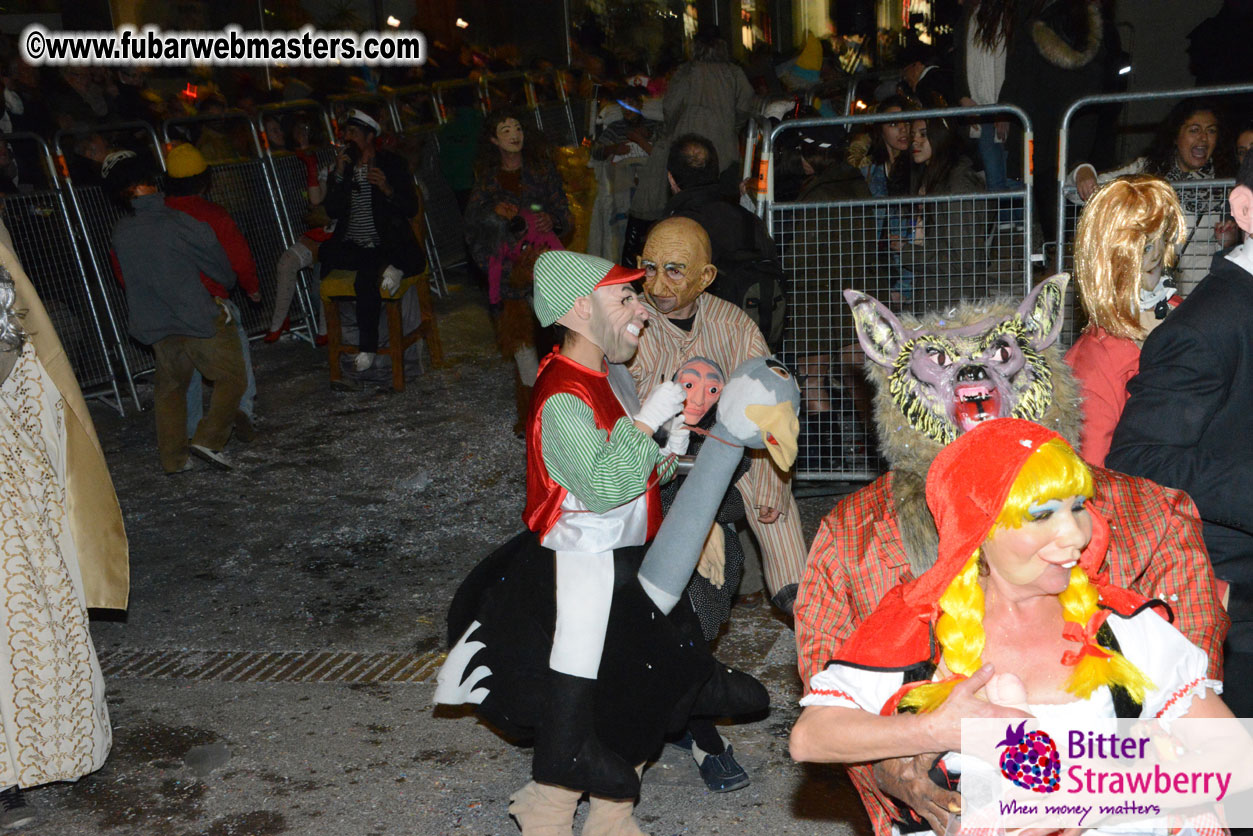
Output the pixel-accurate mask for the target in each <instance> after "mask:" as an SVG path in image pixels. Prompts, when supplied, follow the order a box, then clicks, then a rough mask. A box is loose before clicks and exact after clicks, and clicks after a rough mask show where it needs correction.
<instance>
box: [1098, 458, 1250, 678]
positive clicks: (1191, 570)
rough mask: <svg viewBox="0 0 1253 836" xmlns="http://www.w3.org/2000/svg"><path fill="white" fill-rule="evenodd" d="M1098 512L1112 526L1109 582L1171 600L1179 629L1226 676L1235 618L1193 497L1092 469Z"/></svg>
mask: <svg viewBox="0 0 1253 836" xmlns="http://www.w3.org/2000/svg"><path fill="white" fill-rule="evenodd" d="M1092 475H1093V477H1094V479H1095V481H1096V486H1097V496H1098V498H1099V502H1100V505H1099V508H1100V510H1101V513H1102V514H1104V515H1105V517H1106V519H1108V520H1109V521H1110V524H1111V528H1112V529H1113V532H1112V533H1113V537H1114V539H1113V541H1112V542H1111V547H1114V548H1117V550H1118V553H1119V557H1120V559H1119V560H1111V561H1110V562H1109V568H1110V580H1112V581H1113V582H1114V583H1116V584H1118V585H1119V586H1124V587H1127V588H1129V589H1134V590H1135V591H1136V592H1139V593H1140V594H1141V595H1144V596H1147V597H1149V598H1158V599H1160V600H1162V601H1164V602H1166V603H1167V604H1168V605H1169V606H1170V608H1171V610H1172V612H1173V613H1174V624H1175V626H1176V627H1178V628H1179V632H1181V633H1183V634H1184V635H1185V636H1187V637H1188V639H1189V640H1190V641H1191V642H1192V643H1193V644H1195V645H1196V646H1197V647H1199V648H1201V650H1203V651H1205V654H1206V655H1207V656H1208V657H1209V675H1210V676H1211V677H1213V678H1214V679H1222V672H1223V655H1222V646H1223V639H1225V638H1226V637H1227V628H1228V627H1230V626H1231V620H1230V618H1228V616H1227V612H1226V610H1225V609H1223V606H1222V602H1221V601H1220V600H1219V596H1218V589H1217V586H1216V584H1215V580H1214V569H1213V566H1211V565H1210V561H1209V552H1207V551H1206V549H1205V541H1204V540H1203V539H1202V537H1201V519H1200V514H1199V513H1198V511H1197V508H1196V505H1195V504H1194V503H1193V502H1192V499H1191V497H1189V496H1188V495H1187V494H1186V493H1184V492H1183V491H1179V490H1173V489H1170V488H1163V487H1161V486H1160V485H1157V484H1156V483H1154V482H1151V481H1149V480H1147V479H1141V478H1138V477H1134V476H1127V475H1125V474H1122V473H1117V472H1114V471H1110V470H1103V469H1100V468H1093V471H1092Z"/></svg>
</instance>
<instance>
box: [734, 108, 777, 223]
mask: <svg viewBox="0 0 1253 836" xmlns="http://www.w3.org/2000/svg"><path fill="white" fill-rule="evenodd" d="M769 132H770V120H769V119H767V118H766V117H764V116H753V117H751V118H750V119H749V120H748V122H747V123H746V124H745V126H744V158H743V159H744V166H743V168H742V169H741V171H740V182H744V181H745V180H748V179H749V178H753V180H754V188H755V191H751V190H750V192H749V195H750V196H751V198H752V200H753V204H754V211H755V212H756V213H757V215H758V217H760V216H761V215H763V214H764V213H765V211H766V177H765V170H764V169H763V168H762V165H761V160H762V150H763V149H764V148H765V144H766V134H767V133H769Z"/></svg>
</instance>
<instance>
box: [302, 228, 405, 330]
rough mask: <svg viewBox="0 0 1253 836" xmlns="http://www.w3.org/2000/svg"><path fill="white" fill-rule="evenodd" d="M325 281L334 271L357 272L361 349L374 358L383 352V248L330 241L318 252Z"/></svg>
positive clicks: (356, 288) (385, 265) (384, 264)
mask: <svg viewBox="0 0 1253 836" xmlns="http://www.w3.org/2000/svg"><path fill="white" fill-rule="evenodd" d="M318 260H319V262H320V263H321V265H322V276H321V277H322V278H326V275H327V274H328V273H330V272H331V271H332V270H355V271H356V272H357V276H356V279H355V280H354V281H353V288H354V290H355V291H356V294H357V330H358V332H359V334H360V336H359V337H358V338H357V346H358V347H359V348H360V350H361V351H368V352H370V353H371V354H373V353H375V352H377V351H378V350H379V313H380V312H381V311H382V310H383V300H382V297H380V296H379V280H380V279H381V277H382V273H383V270H385V269H386V268H387V265H388V263H389V262H388V261H387V257H386V255H385V254H384V252H383V248H382V247H361V246H358V245H357V244H354V243H352V242H350V241H347V240H344V241H334V240H332V241H327V242H326V243H325V244H323V245H322V247H321V248H320V249H319V251H318Z"/></svg>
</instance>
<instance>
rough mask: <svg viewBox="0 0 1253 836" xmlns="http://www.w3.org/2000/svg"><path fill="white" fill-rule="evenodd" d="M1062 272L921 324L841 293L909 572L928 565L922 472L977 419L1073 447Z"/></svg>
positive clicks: (1076, 419)
mask: <svg viewBox="0 0 1253 836" xmlns="http://www.w3.org/2000/svg"><path fill="white" fill-rule="evenodd" d="M1069 281H1070V276H1069V275H1067V274H1064V273H1063V274H1059V275H1056V276H1053V277H1051V278H1048V279H1045V280H1044V281H1043V282H1041V283H1040V284H1039V285H1037V286H1036V287H1035V289H1034V290H1032V291H1031V293H1030V294H1028V295H1027V298H1026V299H1024V300H1023V301H1022V303H1021V304H1016V300H1009V299H990V300H983V301H978V302H963V303H961V304H960V305H958V306H957V307H955V308H952V309H950V310H947V311H944V312H942V313H932V314H927V315H925V316H924V317H922V318H921V319H918V320H915V319H913V318H910V317H906V316H901V317H897V316H896V315H895V314H893V313H892V312H891V311H889V310H888V309H887V308H886V307H885V306H884V305H883V304H882V303H880V302H879V301H878V300H877V299H875V298H874V297H872V296H868V295H866V294H865V293H861V292H859V291H855V290H846V291H844V298H845V300H846V301H847V302H848V304H849V307H851V308H852V311H853V320H854V325H855V327H856V329H857V339H858V341H859V342H860V343H861V346H862V349H863V350H864V351H865V352H866V357H867V360H868V362H867V363H866V374H867V377H869V378H870V380H871V382H872V383H874V385H875V388H876V390H877V391H876V394H875V425H876V428H877V430H878V434H879V447H880V450H881V451H882V452H883V455H884V456H885V457H886V458H887V461H888V464H889V465H890V466H891V468H892V471H893V480H894V481H893V485H892V487H893V495H894V496H895V498H896V504H897V516H898V521H899V523H900V528H901V537H902V540H903V541H904V544H905V549H906V552H907V553H908V555H909V562H910V565H911V567H912V568H913V569H914V571H915V573H918V572H921V571H925V570H926V569H927V568H929V567H930V566H931V564H932V562H934V560H935V550H936V546H937V544H938V542H939V541H938V536H937V535H936V532H935V523H934V522H933V521H932V519H931V514H930V512H929V511H928V510H927V507H926V501H925V499H924V490H923V489H924V485H925V482H926V476H927V468H929V467H930V465H931V461H932V459H934V458H935V455H936V454H937V453H938V452H939V451H940V449H941V448H942V447H944V445H946V444H948V443H949V442H950V441H952V440H953V439H954V438H956V437H957V436H958V434H960V433H962V432H965V431H966V430H968V429H970V428H971V427H973V426H975V425H976V424H977V423H979V422H980V421H984V420H987V419H990V418H1002V417H1011V416H1012V417H1014V418H1025V419H1027V420H1029V421H1035V422H1036V423H1038V424H1042V425H1044V426H1046V427H1048V428H1050V429H1052V430H1054V431H1056V432H1057V433H1059V434H1060V435H1062V436H1063V437H1064V438H1065V439H1066V440H1067V441H1069V442H1070V444H1071V445H1072V446H1077V444H1078V440H1079V429H1080V426H1081V423H1082V420H1083V413H1082V412H1081V410H1080V402H1079V387H1078V385H1077V383H1076V382H1075V379H1074V376H1073V374H1072V373H1071V372H1070V369H1069V367H1068V366H1067V365H1066V363H1065V361H1064V360H1063V359H1062V350H1061V347H1060V346H1059V345H1058V344H1057V338H1058V336H1059V335H1060V334H1061V329H1062V322H1063V318H1064V300H1065V298H1066V285H1067V284H1068V283H1069Z"/></svg>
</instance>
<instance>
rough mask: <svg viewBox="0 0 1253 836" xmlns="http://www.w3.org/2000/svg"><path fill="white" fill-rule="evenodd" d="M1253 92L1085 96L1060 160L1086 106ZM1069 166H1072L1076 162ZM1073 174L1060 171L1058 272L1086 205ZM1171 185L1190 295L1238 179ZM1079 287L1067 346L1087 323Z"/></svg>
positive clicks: (1216, 246)
mask: <svg viewBox="0 0 1253 836" xmlns="http://www.w3.org/2000/svg"><path fill="white" fill-rule="evenodd" d="M1250 94H1253V84H1225V85H1218V86H1213V87H1192V88H1182V89H1176V90H1157V91H1145V92H1141V93H1111V94H1107V95H1099V96H1085V97H1083V98H1081V99H1077V100H1076V101H1075V102H1074V103H1073V104H1071V105H1070V107H1069V108H1067V110H1066V113H1065V115H1064V116H1063V117H1062V127H1061V131H1060V134H1059V136H1058V148H1059V152H1058V153H1059V158H1060V159H1062V160H1065V159H1067V150H1068V148H1069V140H1070V126H1071V123H1072V122H1073V121H1074V120H1075V116H1076V114H1077V113H1078V112H1079V111H1081V110H1083V109H1085V108H1090V107H1094V106H1098V105H1105V104H1112V103H1115V102H1118V103H1123V102H1134V101H1151V100H1156V101H1170V102H1176V101H1181V100H1183V99H1192V98H1205V99H1212V100H1214V101H1215V103H1216V104H1218V105H1219V106H1220V107H1221V106H1222V105H1223V103H1224V99H1226V98H1229V97H1231V96H1236V95H1245V96H1247V95H1250ZM1220 141H1222V142H1229V141H1231V139H1228V138H1225V137H1220ZM1076 165H1077V163H1076ZM1071 168H1072V170H1073V169H1074V166H1072V167H1071ZM1069 173H1070V172H1068V171H1059V172H1058V181H1059V182H1058V190H1057V191H1058V197H1057V207H1056V212H1057V230H1058V232H1057V235H1058V243H1057V251H1056V253H1055V254H1054V267H1055V268H1056V270H1057V271H1059V272H1060V271H1063V270H1071V269H1072V268H1073V265H1074V240H1075V230H1076V229H1077V227H1078V223H1079V216H1080V215H1081V214H1082V212H1083V203H1082V200H1081V198H1080V197H1079V194H1078V192H1077V191H1076V189H1075V188H1074V186H1072V185H1071V184H1070V183H1068V182H1067V177H1068V175H1069ZM1219 174H1220V175H1221V174H1224V172H1219ZM1097 179H1098V181H1099V182H1102V183H1103V182H1105V181H1106V179H1107V178H1106V177H1104V176H1098V178H1097ZM1171 185H1172V186H1173V187H1174V189H1175V192H1176V194H1178V195H1179V203H1180V205H1181V206H1182V207H1183V214H1184V217H1185V218H1186V219H1187V221H1188V234H1189V239H1188V243H1187V245H1186V247H1185V248H1184V250H1183V253H1182V255H1181V256H1180V259H1179V265H1178V268H1177V269H1176V283H1177V285H1178V288H1179V292H1180V294H1182V295H1184V296H1186V295H1187V294H1188V293H1189V292H1191V290H1192V288H1194V287H1195V286H1196V284H1197V283H1198V282H1199V281H1200V280H1201V279H1202V278H1204V277H1205V275H1206V274H1207V273H1209V265H1210V261H1211V259H1212V258H1213V256H1214V254H1215V253H1217V252H1218V251H1219V250H1220V249H1222V245H1223V242H1221V241H1219V240H1218V238H1217V236H1216V235H1215V230H1214V227H1215V225H1216V224H1218V223H1220V222H1221V221H1222V220H1223V219H1224V218H1225V217H1226V216H1227V194H1228V192H1229V191H1230V190H1231V188H1232V186H1233V185H1234V183H1233V181H1231V180H1226V179H1220V180H1181V181H1175V182H1172V183H1171ZM1075 287H1076V283H1075V282H1071V289H1070V290H1069V291H1068V293H1067V302H1068V303H1069V307H1068V308H1067V313H1068V316H1067V325H1066V329H1065V331H1064V332H1063V340H1065V342H1066V344H1067V345H1069V344H1070V343H1072V342H1073V341H1074V338H1075V337H1076V336H1078V329H1079V328H1080V327H1081V325H1082V322H1083V320H1082V319H1081V317H1082V306H1081V305H1080V304H1079V301H1078V298H1077V296H1076V291H1075Z"/></svg>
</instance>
